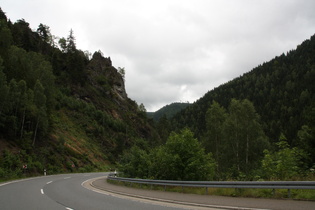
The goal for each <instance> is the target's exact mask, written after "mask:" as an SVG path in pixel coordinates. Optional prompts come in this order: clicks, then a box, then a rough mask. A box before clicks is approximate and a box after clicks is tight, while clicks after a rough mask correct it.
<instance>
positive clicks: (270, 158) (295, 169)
mask: <svg viewBox="0 0 315 210" xmlns="http://www.w3.org/2000/svg"><path fill="white" fill-rule="evenodd" d="M282 137H283V135H282ZM276 145H277V147H278V151H276V152H270V151H269V150H265V151H264V154H265V156H264V159H263V160H262V171H263V177H265V178H266V179H268V180H292V179H294V178H296V177H301V175H302V174H303V171H304V170H305V169H304V167H303V162H302V159H303V158H305V156H306V154H305V153H304V152H303V151H302V150H300V149H298V148H297V147H294V148H292V149H291V148H290V147H289V144H288V142H287V140H286V139H285V138H281V137H280V141H279V142H278V143H276Z"/></svg>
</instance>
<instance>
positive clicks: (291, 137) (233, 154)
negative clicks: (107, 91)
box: [169, 36, 315, 175]
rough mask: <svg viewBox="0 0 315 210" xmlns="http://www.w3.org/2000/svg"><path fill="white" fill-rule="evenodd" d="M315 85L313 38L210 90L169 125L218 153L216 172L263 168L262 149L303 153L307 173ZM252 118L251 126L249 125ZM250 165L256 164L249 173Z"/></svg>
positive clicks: (313, 147)
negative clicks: (193, 136) (252, 136)
mask: <svg viewBox="0 0 315 210" xmlns="http://www.w3.org/2000/svg"><path fill="white" fill-rule="evenodd" d="M314 81H315V36H312V37H311V38H310V40H306V41H304V42H303V43H302V44H301V45H299V46H298V47H297V48H296V49H295V50H291V51H290V52H287V53H286V54H282V55H280V56H277V57H275V58H274V59H272V60H271V61H269V62H266V63H263V64H262V65H259V66H258V67H256V68H254V69H253V70H251V71H250V72H248V73H245V74H244V75H242V76H240V77H238V78H236V79H233V80H232V81H230V82H227V83H226V84H223V85H221V86H219V87H217V88H215V89H213V90H211V91H209V92H208V93H206V94H205V95H204V96H203V97H202V98H200V99H199V100H198V101H196V102H195V103H194V104H192V105H191V106H189V107H188V108H187V109H185V110H183V111H181V112H180V113H178V114H177V115H176V116H175V117H174V118H173V119H172V120H171V122H170V123H169V124H170V125H172V126H173V128H172V129H173V130H178V129H181V128H184V127H188V128H190V129H191V130H192V131H193V132H194V133H195V135H196V136H197V137H198V139H199V140H200V141H202V142H203V144H204V146H205V148H206V150H207V151H209V152H212V153H213V154H214V157H215V158H216V161H218V163H219V167H218V170H224V171H225V172H226V173H230V175H232V174H233V173H236V174H239V173H240V172H242V173H245V174H248V173H249V171H248V170H249V169H251V170H253V169H256V170H258V169H261V168H259V167H262V166H261V162H260V160H261V159H262V157H263V156H264V155H265V156H266V154H267V153H266V152H267V151H266V152H265V153H263V152H264V149H269V150H268V151H269V152H270V151H274V152H277V151H278V152H279V151H281V148H282V149H284V148H287V149H290V148H291V149H299V151H303V152H304V156H303V157H300V158H298V160H299V161H300V166H301V165H303V166H301V167H305V168H309V167H312V166H313V165H314V163H315V152H314V151H315V85H314ZM251 104H252V105H251ZM250 115H252V117H251V118H250V120H251V121H245V119H246V118H248V117H250ZM253 125H255V126H254V127H255V128H253ZM242 126H243V127H242ZM257 129H259V130H257ZM260 129H261V130H260ZM255 132H256V134H255V137H254V138H252V139H251V138H250V135H253V133H255ZM259 139H260V140H259ZM291 152H292V151H291ZM227 154H229V155H227ZM251 154H252V156H251ZM278 158H279V161H281V160H280V157H278ZM257 161H258V162H257ZM250 162H251V163H252V164H254V165H251V166H250V168H248V167H247V166H249V165H250ZM255 164H256V165H255ZM220 165H221V166H222V167H223V169H222V167H221V168H220ZM274 165H276V163H274ZM287 165H289V163H287ZM233 168H234V169H233Z"/></svg>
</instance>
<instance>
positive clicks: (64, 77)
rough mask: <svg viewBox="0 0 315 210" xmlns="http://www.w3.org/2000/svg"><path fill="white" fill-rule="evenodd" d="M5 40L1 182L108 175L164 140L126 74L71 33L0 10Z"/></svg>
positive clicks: (0, 65) (1, 50) (0, 47)
mask: <svg viewBox="0 0 315 210" xmlns="http://www.w3.org/2000/svg"><path fill="white" fill-rule="evenodd" d="M0 36H1V40H0V96H1V99H2V100H1V101H0V158H1V159H0V177H4V178H10V177H20V176H24V175H29V174H38V173H42V172H43V170H44V169H46V170H47V173H57V172H65V171H91V170H103V169H106V168H108V167H110V164H112V163H115V162H116V161H117V159H118V157H119V155H120V154H121V153H122V152H123V151H124V150H125V149H128V148H129V147H130V146H131V145H135V144H137V143H138V142H142V143H143V142H146V143H147V144H148V145H150V144H155V142H156V140H158V139H159V137H158V135H157V134H156V132H155V130H154V128H153V127H152V126H151V125H150V124H149V123H148V121H147V118H146V115H145V113H144V112H143V111H141V109H139V106H138V105H137V103H136V102H135V101H133V100H131V99H130V98H128V96H127V93H126V91H125V84H124V78H123V77H124V74H123V72H120V71H118V70H117V69H116V68H115V67H114V66H113V65H112V61H111V59H110V58H106V57H104V56H103V54H102V52H100V51H99V52H95V53H94V54H93V56H92V57H91V54H90V53H89V52H86V51H85V52H83V51H81V50H79V49H77V48H76V43H75V37H74V34H73V31H72V30H71V31H70V34H69V36H68V37H67V38H60V39H58V40H56V39H55V38H54V36H53V35H52V34H51V33H50V29H49V27H48V26H46V25H43V24H40V25H39V27H38V29H37V31H32V30H31V29H30V28H29V24H28V23H27V22H26V21H25V20H24V19H21V20H18V21H17V22H16V23H12V22H10V21H9V20H8V19H7V17H6V16H5V14H4V13H3V12H2V11H1V10H0ZM23 165H24V166H25V165H27V169H22V166H23Z"/></svg>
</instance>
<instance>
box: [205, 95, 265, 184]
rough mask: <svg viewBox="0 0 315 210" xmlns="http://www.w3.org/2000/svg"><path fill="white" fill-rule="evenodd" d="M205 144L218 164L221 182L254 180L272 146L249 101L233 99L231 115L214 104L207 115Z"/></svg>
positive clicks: (230, 108)
mask: <svg viewBox="0 0 315 210" xmlns="http://www.w3.org/2000/svg"><path fill="white" fill-rule="evenodd" d="M205 118H206V122H207V133H206V135H205V137H203V144H204V146H205V148H206V150H207V151H209V152H212V153H213V154H214V158H215V160H216V161H217V163H218V164H217V174H216V176H217V179H222V178H229V179H231V178H232V179H243V178H244V176H245V177H246V176H247V178H250V174H251V171H252V170H254V169H255V168H256V167H257V166H258V165H259V162H260V160H261V158H262V157H263V150H264V149H265V148H266V147H267V146H268V142H267V139H266V137H265V134H264V132H263V130H262V126H261V125H260V123H259V116H258V114H257V113H256V111H255V108H254V106H253V104H252V103H251V102H250V101H249V100H246V99H245V100H242V101H239V100H236V99H232V100H231V103H230V106H229V109H228V111H226V110H225V108H224V107H222V106H220V104H219V103H217V102H216V101H213V103H212V105H211V106H210V107H209V109H208V111H207V113H206V116H205Z"/></svg>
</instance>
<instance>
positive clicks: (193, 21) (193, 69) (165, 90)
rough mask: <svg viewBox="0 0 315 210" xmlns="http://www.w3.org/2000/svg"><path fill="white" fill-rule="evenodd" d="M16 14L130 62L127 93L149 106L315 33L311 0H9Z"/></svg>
mask: <svg viewBox="0 0 315 210" xmlns="http://www.w3.org/2000/svg"><path fill="white" fill-rule="evenodd" d="M1 7H2V10H3V11H4V12H6V14H7V16H8V17H9V18H11V20H12V21H16V20H17V19H21V18H24V19H25V20H26V21H27V22H29V23H30V26H31V27H32V28H33V29H36V28H37V27H38V25H39V23H43V24H46V25H48V26H50V28H51V31H52V33H53V34H54V35H57V36H59V37H66V36H68V34H69V31H70V29H73V31H74V35H75V37H76V40H77V46H78V48H80V49H82V50H89V51H91V52H94V51H97V50H101V51H102V52H103V53H104V55H105V56H110V57H111V59H112V61H113V65H114V66H115V67H125V70H126V88H127V93H128V96H129V97H130V98H132V99H134V100H136V101H137V102H138V103H139V104H140V103H143V104H144V105H145V107H146V108H147V110H148V111H155V110H157V109H158V108H160V107H162V106H164V105H166V104H169V103H172V102H178V101H190V102H193V101H195V100H197V99H198V98H200V97H202V96H203V95H204V94H205V93H206V92H207V91H209V90H211V89H213V88H214V87H217V86H219V85H220V84H222V83H225V82H227V81H229V80H231V79H233V78H235V77H237V76H240V75H242V74H243V73H245V72H248V71H250V70H251V69H252V68H253V67H255V66H257V65H259V64H261V63H263V62H265V61H268V60H270V59H272V58H273V57H275V56H277V55H280V54H282V53H285V52H287V51H289V50H291V49H294V48H295V47H296V45H298V44H300V43H301V42H302V41H304V40H305V39H308V38H309V37H310V36H311V35H313V34H314V33H315V13H314V11H313V10H314V8H315V1H312V0H288V1H282V0H266V1H256V0H239V1H228V0H215V1H213V0H212V1H208V0H195V1H190V0H168V1H166V0H160V1H145V0H135V1H128V0H115V1H114V0H112V1H103V0H90V1H88V2H87V1H80V0H79V1H78V0H62V1H61V0H55V1H48V0H30V1H25V0H15V1H12V0H4V2H2V5H1Z"/></svg>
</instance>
